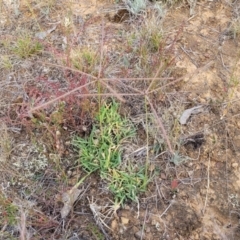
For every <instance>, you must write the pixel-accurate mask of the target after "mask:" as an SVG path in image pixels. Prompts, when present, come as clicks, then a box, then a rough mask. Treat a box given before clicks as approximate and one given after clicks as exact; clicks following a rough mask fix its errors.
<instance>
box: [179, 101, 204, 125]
mask: <svg viewBox="0 0 240 240" xmlns="http://www.w3.org/2000/svg"><path fill="white" fill-rule="evenodd" d="M203 111H204V107H203V106H202V105H200V106H197V107H193V108H189V109H187V110H185V111H184V112H183V114H182V116H181V117H180V123H181V124H186V123H187V121H188V119H189V118H190V117H191V115H194V114H198V113H201V112H203Z"/></svg>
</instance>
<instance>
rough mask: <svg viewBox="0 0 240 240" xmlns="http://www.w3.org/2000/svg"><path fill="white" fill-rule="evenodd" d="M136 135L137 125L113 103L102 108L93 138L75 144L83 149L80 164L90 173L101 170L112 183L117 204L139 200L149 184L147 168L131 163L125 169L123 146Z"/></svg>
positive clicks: (97, 118)
mask: <svg viewBox="0 0 240 240" xmlns="http://www.w3.org/2000/svg"><path fill="white" fill-rule="evenodd" d="M134 133H135V130H134V128H133V125H132V124H131V122H129V121H128V120H127V119H125V118H122V117H121V116H120V114H119V113H118V104H117V103H116V102H114V101H113V102H112V103H111V104H105V105H104V106H102V107H101V109H100V111H99V114H98V115H97V117H96V123H95V124H94V126H93V128H92V132H91V134H90V136H89V137H88V138H86V139H83V138H79V137H77V138H76V139H75V140H74V143H73V144H74V146H76V147H77V148H78V149H79V155H80V158H79V164H80V165H81V166H82V167H83V169H84V170H85V171H86V172H88V173H92V172H95V171H97V170H98V171H99V173H100V176H101V178H103V179H105V180H107V181H108V182H109V190H110V191H111V192H112V193H113V195H114V198H115V203H116V204H122V203H123V202H124V201H125V200H127V199H131V200H133V201H137V194H138V193H139V192H143V191H145V190H146V185H147V183H148V177H147V175H146V172H147V171H145V167H142V168H141V169H140V170H137V171H136V170H134V169H133V167H132V166H131V164H128V166H125V167H124V170H122V169H121V163H122V161H121V160H122V158H121V152H120V150H119V147H120V145H121V143H122V142H123V140H125V139H126V138H130V137H132V136H134Z"/></svg>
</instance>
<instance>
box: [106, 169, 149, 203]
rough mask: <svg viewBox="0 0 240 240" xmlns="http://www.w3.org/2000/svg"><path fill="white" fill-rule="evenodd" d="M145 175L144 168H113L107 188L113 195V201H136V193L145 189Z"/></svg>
mask: <svg viewBox="0 0 240 240" xmlns="http://www.w3.org/2000/svg"><path fill="white" fill-rule="evenodd" d="M145 177H146V176H145V168H142V169H140V170H139V171H138V172H135V171H134V170H133V169H131V168H129V169H128V170H127V171H126V170H125V171H119V170H115V169H113V170H112V173H111V175H110V179H109V180H110V181H111V182H110V185H109V189H110V191H111V192H112V193H113V195H114V197H115V202H116V203H120V204H122V203H123V202H125V200H127V199H130V200H132V201H134V202H137V201H138V197H137V195H138V194H139V193H140V192H145V191H146V184H145Z"/></svg>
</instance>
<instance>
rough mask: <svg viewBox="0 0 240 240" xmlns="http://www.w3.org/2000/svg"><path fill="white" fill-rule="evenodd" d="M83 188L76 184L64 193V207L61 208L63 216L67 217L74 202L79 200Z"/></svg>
mask: <svg viewBox="0 0 240 240" xmlns="http://www.w3.org/2000/svg"><path fill="white" fill-rule="evenodd" d="M81 192H82V190H79V189H78V188H77V187H76V186H74V187H73V188H72V189H70V190H69V191H67V192H65V193H63V195H62V202H63V204H64V206H63V208H62V209H61V217H62V218H66V217H67V216H68V214H69V212H70V211H71V209H72V207H73V204H74V202H75V201H76V200H77V198H78V196H79V195H80V193H81Z"/></svg>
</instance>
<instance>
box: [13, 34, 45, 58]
mask: <svg viewBox="0 0 240 240" xmlns="http://www.w3.org/2000/svg"><path fill="white" fill-rule="evenodd" d="M42 49H43V46H42V44H41V43H40V42H38V41H33V39H32V38H31V37H30V36H29V35H23V36H21V37H20V38H19V39H18V40H17V41H16V43H15V44H14V46H13V47H12V48H11V50H12V52H13V53H15V54H16V55H18V56H19V57H21V58H28V57H31V56H33V55H36V54H39V53H40V52H41V51H42Z"/></svg>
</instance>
